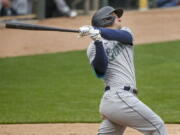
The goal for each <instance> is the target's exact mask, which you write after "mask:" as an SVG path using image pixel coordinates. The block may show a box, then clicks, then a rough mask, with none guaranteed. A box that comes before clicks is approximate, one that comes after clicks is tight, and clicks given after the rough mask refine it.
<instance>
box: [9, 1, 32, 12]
mask: <svg viewBox="0 0 180 135" xmlns="http://www.w3.org/2000/svg"><path fill="white" fill-rule="evenodd" d="M12 8H13V9H15V10H16V12H17V14H18V15H25V14H32V0H12Z"/></svg>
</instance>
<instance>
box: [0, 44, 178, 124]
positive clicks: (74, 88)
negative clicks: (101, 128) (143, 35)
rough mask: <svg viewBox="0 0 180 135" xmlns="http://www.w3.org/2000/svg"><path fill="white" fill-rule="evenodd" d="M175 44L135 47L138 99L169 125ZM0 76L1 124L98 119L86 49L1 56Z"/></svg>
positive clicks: (97, 87) (173, 117)
mask: <svg viewBox="0 0 180 135" xmlns="http://www.w3.org/2000/svg"><path fill="white" fill-rule="evenodd" d="M179 44H180V41H174V42H166V43H157V44H152V45H145V46H136V47H135V53H136V54H135V63H136V74H137V83H138V88H139V98H140V99H141V100H142V101H143V102H144V103H146V104H147V105H149V106H150V107H151V108H152V109H153V110H154V111H155V112H157V113H158V114H159V115H160V116H161V117H162V118H163V119H164V120H165V121H166V122H168V123H180V100H179V97H180V83H179V79H180V71H179V69H180V53H179V50H180V45H179ZM0 78H1V79H0V116H1V117H0V123H42V122H50V123H57V122H100V121H101V119H100V117H99V113H98V106H99V102H100V98H101V95H102V93H103V82H102V81H101V80H99V79H97V78H96V77H95V75H94V74H93V72H92V70H91V68H90V66H89V63H88V60H87V57H86V52H85V51H74V52H66V53H56V54H45V55H36V56H24V57H14V58H1V59H0Z"/></svg>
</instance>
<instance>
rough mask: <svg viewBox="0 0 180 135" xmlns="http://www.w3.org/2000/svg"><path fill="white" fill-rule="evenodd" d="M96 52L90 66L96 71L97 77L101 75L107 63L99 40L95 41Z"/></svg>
mask: <svg viewBox="0 0 180 135" xmlns="http://www.w3.org/2000/svg"><path fill="white" fill-rule="evenodd" d="M94 44H95V48H96V54H95V58H94V60H93V62H92V66H93V68H94V70H95V72H96V75H97V77H100V78H101V77H103V76H104V74H105V72H106V70H107V65H108V58H107V55H106V53H105V50H104V47H103V44H102V42H101V41H98V40H97V41H95V42H94Z"/></svg>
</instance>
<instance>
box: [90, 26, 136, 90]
mask: <svg viewBox="0 0 180 135" xmlns="http://www.w3.org/2000/svg"><path fill="white" fill-rule="evenodd" d="M121 30H124V31H128V32H129V33H131V35H132V36H133V33H132V31H131V30H130V29H129V28H127V27H123V28H122V29H121ZM102 42H103V47H104V49H105V52H106V54H107V56H108V61H109V63H108V68H107V71H106V74H105V76H104V77H103V79H104V81H105V84H106V86H120V85H122V86H131V87H133V88H136V79H135V69H134V62H133V61H134V60H133V54H134V53H133V46H132V45H124V44H122V43H120V42H117V41H108V40H105V39H103V40H102ZM95 53H96V51H95V45H94V43H93V42H92V43H91V44H90V45H89V47H88V49H87V55H88V58H89V60H90V63H92V61H93V59H94V57H95Z"/></svg>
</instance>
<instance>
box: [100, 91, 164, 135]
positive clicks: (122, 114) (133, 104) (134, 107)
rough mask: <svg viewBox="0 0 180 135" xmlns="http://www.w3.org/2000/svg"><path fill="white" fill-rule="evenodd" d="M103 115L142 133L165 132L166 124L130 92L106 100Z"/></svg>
mask: <svg viewBox="0 0 180 135" xmlns="http://www.w3.org/2000/svg"><path fill="white" fill-rule="evenodd" d="M101 113H102V114H104V115H105V116H106V117H107V118H108V119H109V120H111V121H113V122H114V123H117V124H119V125H120V124H121V125H124V126H130V127H132V128H135V129H137V130H139V131H141V132H144V131H147V132H154V131H158V132H163V131H159V130H160V128H161V129H162V130H164V123H163V121H162V120H161V118H160V117H159V116H158V115H157V114H156V113H154V112H153V111H152V110H151V109H150V108H149V107H148V106H146V105H145V104H144V103H143V102H141V101H140V100H139V99H138V98H136V97H135V96H134V95H133V94H131V93H128V92H119V93H118V92H117V93H116V96H114V97H113V99H104V100H103V103H102V104H101Z"/></svg>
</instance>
